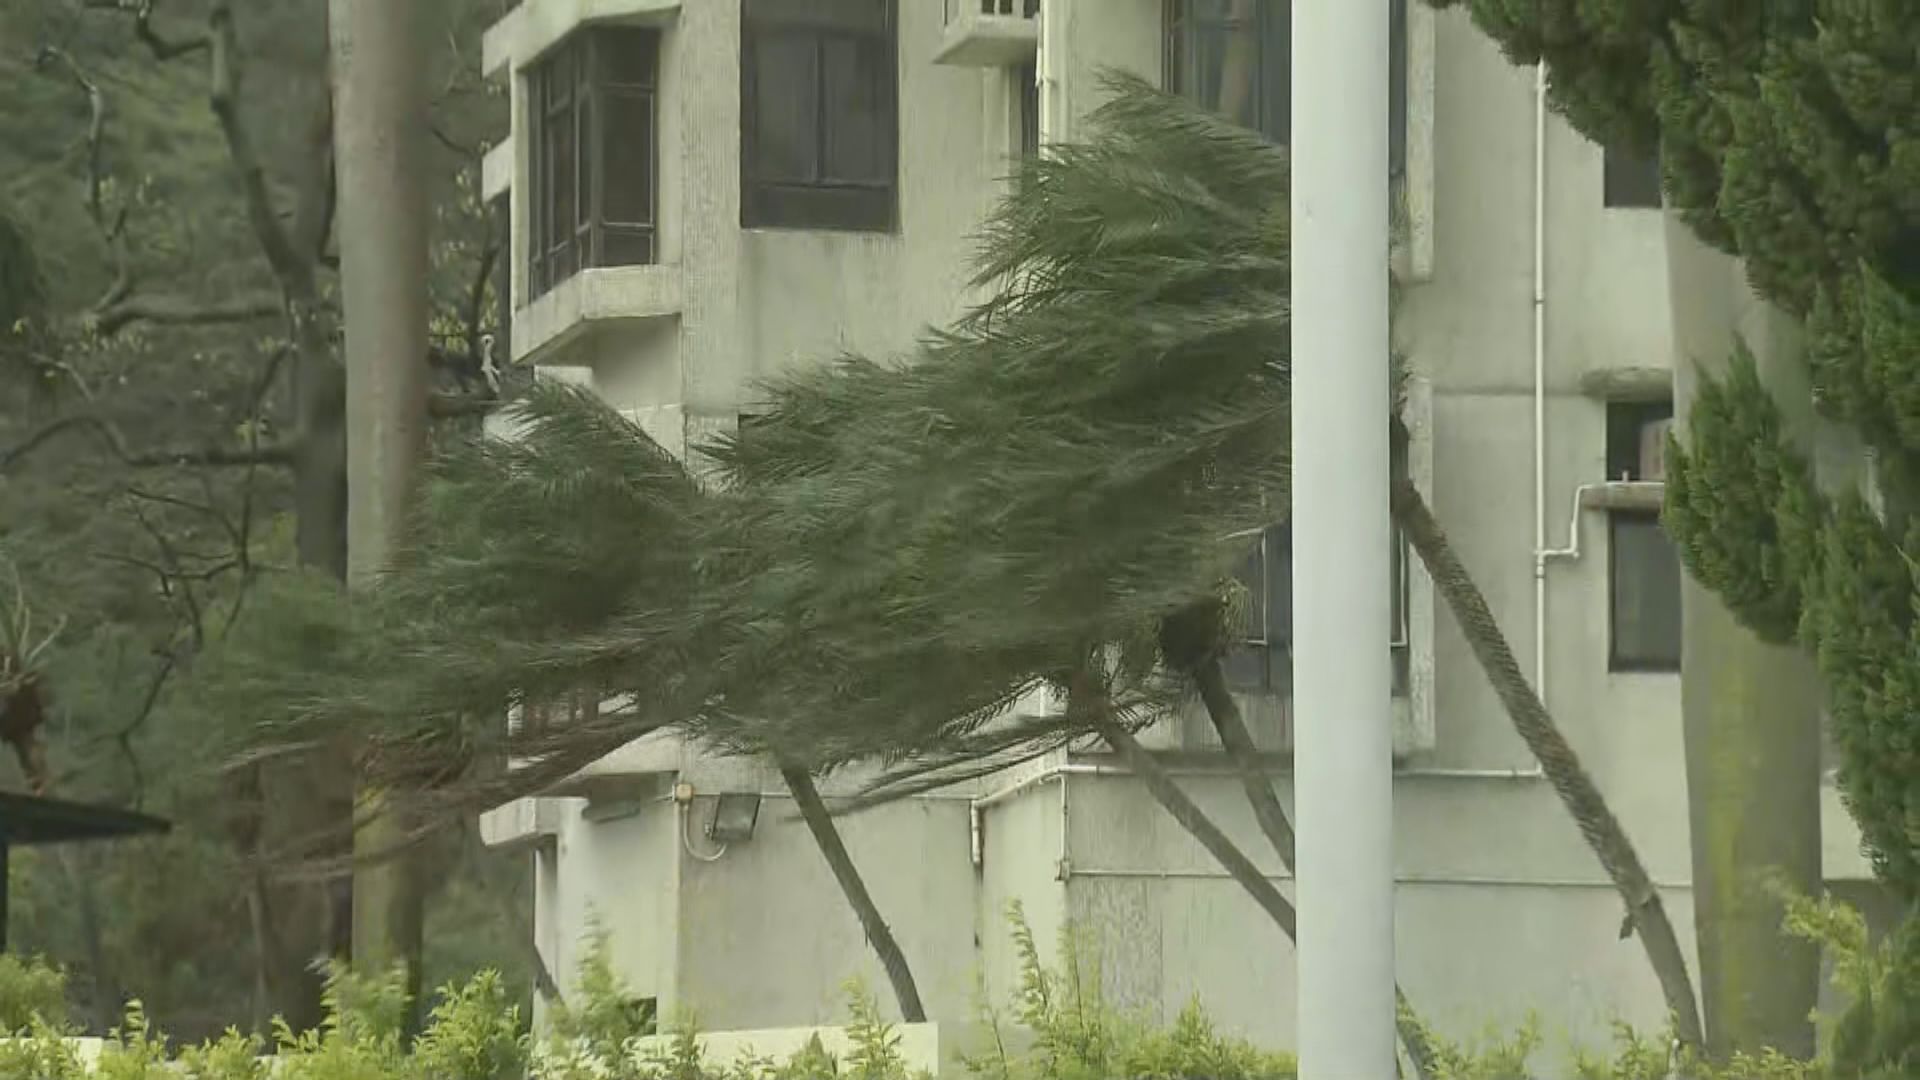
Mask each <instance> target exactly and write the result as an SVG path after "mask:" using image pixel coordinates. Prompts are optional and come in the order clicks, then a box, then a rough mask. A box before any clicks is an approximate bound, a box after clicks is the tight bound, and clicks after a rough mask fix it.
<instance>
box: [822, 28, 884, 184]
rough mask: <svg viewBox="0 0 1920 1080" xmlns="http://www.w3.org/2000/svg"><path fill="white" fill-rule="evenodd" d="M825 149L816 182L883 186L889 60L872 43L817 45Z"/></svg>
mask: <svg viewBox="0 0 1920 1080" xmlns="http://www.w3.org/2000/svg"><path fill="white" fill-rule="evenodd" d="M822 57H823V67H822V71H821V74H822V76H823V82H824V87H823V92H824V94H825V96H826V101H825V106H826V107H825V109H824V110H823V111H824V113H825V116H826V124H827V130H826V144H825V151H826V155H825V160H824V161H823V162H822V169H821V179H824V180H836V181H841V182H847V183H868V184H871V183H883V182H885V180H886V179H887V171H888V170H887V162H886V156H887V155H886V139H887V135H888V132H887V131H886V130H885V129H884V126H883V125H884V124H885V123H886V120H887V110H886V108H885V97H886V92H887V86H886V80H887V78H888V76H890V75H891V71H889V70H888V69H889V68H890V67H891V66H892V57H891V56H889V55H888V54H887V50H886V48H885V45H884V43H882V42H879V41H875V40H873V39H872V38H860V39H856V38H843V37H835V38H828V39H826V40H825V41H824V42H823V43H822Z"/></svg>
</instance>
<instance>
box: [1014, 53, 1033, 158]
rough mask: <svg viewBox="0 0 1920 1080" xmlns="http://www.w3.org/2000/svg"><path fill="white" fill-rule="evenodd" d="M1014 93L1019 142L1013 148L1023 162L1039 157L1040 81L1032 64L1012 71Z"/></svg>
mask: <svg viewBox="0 0 1920 1080" xmlns="http://www.w3.org/2000/svg"><path fill="white" fill-rule="evenodd" d="M1013 78H1014V82H1015V84H1016V85H1015V86H1014V91H1015V93H1016V94H1017V95H1018V98H1017V100H1018V101H1019V102H1020V142H1019V145H1018V146H1017V147H1016V148H1015V149H1016V150H1017V151H1018V153H1019V155H1020V157H1021V158H1022V159H1023V160H1025V159H1029V158H1036V157H1039V156H1040V81H1039V77H1038V73H1037V72H1036V71H1035V70H1034V66H1033V65H1032V64H1027V65H1024V66H1022V67H1018V68H1015V69H1014V72H1013Z"/></svg>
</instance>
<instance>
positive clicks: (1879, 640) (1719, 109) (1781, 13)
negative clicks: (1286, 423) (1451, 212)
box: [1465, 0, 1920, 1075]
mask: <svg viewBox="0 0 1920 1080" xmlns="http://www.w3.org/2000/svg"><path fill="white" fill-rule="evenodd" d="M1465 6H1467V7H1469V8H1470V9H1471V10H1472V11H1473V13H1474V16H1475V19H1476V21H1477V22H1478V23H1479V24H1480V25H1481V26H1482V27H1484V28H1485V29H1486V30H1487V31H1488V32H1489V33H1491V34H1492V35H1493V36H1494V38H1495V39H1496V40H1498V41H1499V42H1500V43H1501V45H1502V46H1503V47H1504V48H1505V49H1506V50H1507V52H1508V53H1509V55H1511V56H1512V57H1513V58H1515V59H1516V60H1519V61H1522V62H1529V63H1530V62H1534V61H1536V60H1539V59H1545V60H1546V61H1547V63H1548V65H1549V71H1550V72H1552V74H1553V97H1554V101H1555V104H1556V105H1557V106H1558V107H1559V108H1560V110H1561V111H1562V112H1564V113H1565V114H1566V115H1567V117H1568V118H1569V119H1570V120H1571V121H1572V122H1573V123H1574V125H1575V126H1576V127H1577V128H1579V129H1580V130H1581V131H1582V132H1584V133H1585V134H1587V135H1589V136H1590V137H1593V138H1595V139H1598V140H1606V141H1611V142H1616V143H1626V144H1628V145H1632V146H1637V147H1639V148H1641V149H1648V150H1650V149H1653V148H1656V147H1657V148H1658V150H1659V152H1660V156H1661V160H1662V166H1663V173H1664V175H1665V180H1666V191H1667V198H1668V201H1669V204H1670V205H1671V206H1672V207H1673V208H1674V210H1675V212H1676V213H1677V214H1678V216H1679V217H1680V219H1681V220H1683V221H1684V222H1685V224H1686V225H1687V226H1688V227H1690V229H1691V230H1692V232H1693V233H1694V235H1696V236H1697V237H1698V238H1699V239H1700V240H1702V241H1704V242H1706V243H1708V244H1710V245H1712V246H1714V247H1715V248H1717V249H1719V250H1721V251H1724V252H1727V253H1729V254H1732V255H1737V256H1738V257H1739V258H1740V260H1741V265H1742V267H1743V269H1744V270H1745V273H1746V276H1747V279H1748V280H1749V281H1750V282H1751V285H1752V287H1753V288H1754V289H1755V290H1756V291H1757V292H1758V293H1759V294H1760V295H1761V296H1762V297H1764V298H1765V300H1767V301H1768V302H1770V303H1771V304H1773V305H1775V306H1776V307H1777V309H1778V310H1779V312H1781V313H1783V315H1784V316H1785V317H1786V318H1787V319H1789V320H1793V321H1797V322H1799V323H1801V324H1803V326H1804V333H1805V340H1806V345H1805V357H1804V364H1799V363H1781V362H1777V361H1776V362H1771V363H1770V362H1769V357H1767V356H1766V355H1764V353H1763V354H1762V355H1760V356H1759V357H1758V359H1757V360H1756V358H1755V357H1754V356H1753V355H1751V354H1749V353H1747V352H1746V351H1744V350H1736V351H1735V353H1734V355H1733V356H1731V357H1727V356H1698V357H1683V358H1682V359H1683V361H1699V362H1700V363H1701V365H1702V368H1703V370H1704V371H1705V372H1707V373H1708V376H1709V377H1707V378H1705V379H1704V381H1703V382H1702V384H1701V385H1700V386H1699V388H1698V391H1697V395H1696V396H1695V397H1694V399H1693V401H1692V403H1691V410H1690V412H1689V413H1688V415H1687V417H1686V421H1687V431H1686V434H1685V437H1684V438H1683V439H1682V441H1681V443H1680V445H1678V446H1677V447H1676V448H1675V450H1676V452H1675V454H1674V458H1673V460H1672V462H1671V463H1670V467H1669V475H1670V479H1669V482H1668V492H1667V513H1666V522H1667V526H1668V528H1669V529H1670V530H1671V531H1672V533H1673V535H1674V537H1675V539H1676V541H1677V542H1678V543H1679V545H1680V547H1681V551H1682V554H1683V557H1684V558H1685V561H1686V563H1687V566H1688V569H1689V570H1690V571H1691V572H1692V575H1693V577H1694V578H1695V579H1696V580H1697V581H1699V582H1700V583H1701V584H1702V585H1704V586H1705V587H1706V588H1708V589H1711V590H1712V591H1713V592H1714V593H1715V594H1717V595H1718V596H1719V598H1720V599H1721V601H1722V602H1724V603H1725V604H1726V606H1727V607H1728V608H1729V609H1730V610H1731V611H1732V612H1733V613H1734V615H1736V616H1737V617H1738V618H1739V619H1740V621H1741V622H1742V623H1744V624H1745V625H1746V626H1747V627H1748V628H1750V629H1751V630H1752V631H1753V633H1755V634H1757V635H1758V636H1759V637H1760V638H1762V639H1763V640H1765V641H1768V642H1772V643H1775V644H1780V645H1789V644H1791V645H1797V646H1799V647H1800V648H1801V649H1803V650H1805V651H1806V652H1807V653H1808V654H1810V655H1811V656H1812V657H1813V659H1814V661H1815V664H1816V666H1817V669H1818V672H1819V675H1820V678H1821V681H1822V683H1823V685H1824V690H1825V695H1826V705H1827V710H1828V714H1829V720H1830V725H1831V738H1832V742H1833V744H1834V746H1835V748H1836V749H1837V750H1838V753H1839V770H1838V779H1839V784H1840V788H1841V791H1842V793H1843V794H1844V796H1845V798H1846V800H1847V805H1848V808H1849V809H1850V810H1851V811H1852V813H1853V816H1854V818H1855V820H1856V821H1858V822H1859V824H1860V828H1861V832H1862V834H1863V836H1864V838H1865V841H1866V845H1867V848H1868V852H1869V854H1870V855H1871V856H1872V858H1873V861H1874V863H1875V866H1876V868H1877V870H1878V871H1879V876H1880V878H1881V880H1882V881H1883V882H1884V883H1885V884H1886V885H1887V886H1888V887H1889V888H1891V889H1892V890H1893V892H1894V893H1895V894H1896V895H1897V896H1898V897H1899V898H1900V899H1901V900H1903V901H1905V902H1906V903H1908V904H1912V903H1913V902H1914V901H1915V900H1916V899H1920V830H1916V829H1915V827H1914V822H1915V821H1916V820H1920V761H1917V760H1916V758H1915V756H1914V752H1913V747H1914V744H1915V732H1916V725H1917V724H1920V719H1917V718H1916V717H1917V716H1920V714H1916V712H1915V710H1914V709H1913V706H1912V701H1913V692H1912V687H1914V686H1915V685H1920V667H1917V666H1916V659H1915V657H1916V654H1915V652H1914V649H1913V642H1914V631H1915V628H1916V623H1917V622H1920V620H1916V617H1915V616H1916V613H1917V612H1920V601H1917V600H1916V582H1915V579H1914V573H1913V566H1914V563H1913V556H1914V555H1915V554H1916V551H1915V549H1914V547H1913V545H1914V543H1915V541H1914V539H1913V537H1914V533H1913V531H1912V526H1913V521H1914V511H1915V508H1916V506H1920V502H1917V501H1916V500H1917V498H1920V411H1916V407H1915V398H1914V395H1913V386H1914V385H1915V380H1916V373H1920V351H1916V347H1915V343H1916V342H1920V306H1916V305H1920V262H1916V261H1915V252H1916V251H1920V244H1917V243H1916V240H1917V239H1920V202H1916V197H1915V192H1916V191H1917V190H1920V183H1916V181H1920V171H1916V170H1917V169H1920V141H1916V140H1917V139H1920V136H1916V134H1915V132H1914V129H1913V126H1912V121H1911V118H1912V116H1913V115H1914V111H1915V109H1916V107H1917V106H1920V61H1916V55H1920V52H1917V50H1920V11H1915V10H1914V9H1912V7H1911V6H1910V5H1905V4H1897V3H1875V2H1863V3H1841V2H1812V3H1807V2H1794V0H1782V2H1774V0H1769V2H1762V3H1746V4H1699V3H1685V2H1680V0H1655V2H1648V3H1624V2H1621V3H1604V4H1587V3H1574V2H1559V0H1555V2H1550V3H1544V4H1530V5H1514V4H1506V3H1495V2H1480V0H1469V2H1468V3H1467V4H1466V5H1465ZM1676 300H1677V302H1682V303H1683V302H1684V301H1685V297H1676ZM1753 344H1754V346H1755V348H1754V352H1761V344H1762V343H1753ZM1714 372H1718V373H1719V374H1718V375H1717V376H1715V375H1714V374H1713V373H1714ZM1683 374H1684V373H1683ZM1680 382H1681V379H1680V378H1678V377H1677V378H1676V384H1677V385H1678V384H1679V383H1680ZM1678 404H1681V405H1683V406H1684V405H1685V404H1686V403H1685V402H1680V403H1678ZM1816 411H1817V413H1818V414H1819V416H1820V418H1821V419H1823V420H1824V421H1826V422H1827V423H1829V424H1832V425H1836V426H1838V427H1839V428H1841V429H1843V430H1844V431H1845V432H1846V433H1848V434H1849V435H1851V436H1852V438H1853V439H1854V440H1855V441H1856V443H1857V445H1858V446H1860V447H1863V448H1864V450H1865V453H1864V455H1861V456H1860V457H1859V458H1858V459H1857V465H1858V466H1861V468H1859V469H1849V468H1847V467H1844V466H1845V465H1846V463H1845V462H1843V463H1842V465H1843V467H1841V468H1834V467H1832V466H1833V462H1832V460H1831V458H1830V457H1829V456H1828V455H1825V454H1820V455H1818V456H1816V455H1815V454H1814V453H1813V452H1812V451H1811V450H1810V448H1809V445H1808V442H1807V439H1806V437H1805V430H1806V428H1807V427H1808V425H1809V424H1810V422H1811V419H1812V414H1814V413H1815V412H1816ZM1816 466H1817V467H1816ZM1857 471H1864V472H1866V473H1868V474H1869V477H1870V479H1869V481H1868V482H1867V483H1865V484H1861V483H1858V482H1857V481H1856V480H1855V479H1854V477H1853V476H1851V475H1849V473H1850V472H1857ZM1863 489H1864V490H1863ZM1689 662H1691V658H1689ZM1762 737H1764V733H1762ZM1724 749H1727V750H1733V749H1735V747H1731V746H1730V747H1726V748H1724ZM1773 752H1774V751H1770V750H1768V749H1767V748H1766V747H1764V746H1760V745H1754V746H1748V747H1746V748H1745V750H1744V756H1745V757H1747V758H1748V759H1753V758H1754V757H1755V756H1756V755H1766V754H1769V753H1773ZM1781 752H1784V750H1783V751H1781ZM1799 752H1800V753H1801V754H1803V755H1804V754H1806V753H1808V752H1809V751H1808V749H1807V748H1805V747H1800V748H1799ZM1690 753H1691V751H1690ZM1689 772H1690V774H1692V773H1694V772H1695V770H1694V769H1693V768H1692V766H1691V764H1690V766H1689ZM1779 794H1780V793H1779V792H1776V791H1762V792H1758V793H1757V795H1758V797H1760V798H1777V797H1778V796H1779ZM1698 842H1699V841H1698V838H1696V843H1698ZM1709 854H1710V855H1712V856H1713V857H1721V856H1723V855H1724V854H1725V853H1724V852H1720V853H1709ZM1698 860H1699V856H1698V855H1696V863H1697V862H1698ZM1896 947H1897V948H1898V949H1899V950H1900V951H1901V953H1902V955H1903V956H1905V957H1908V958H1910V959H1909V960H1908V963H1909V965H1910V964H1911V962H1912V961H1911V958H1915V957H1920V924H1915V923H1914V922H1913V921H1912V920H1909V921H1908V923H1907V924H1906V925H1905V927H1904V928H1903V929H1902V930H1901V931H1900V933H1899V934H1898V935H1897V941H1896ZM1750 959H1751V958H1750ZM1753 962H1754V963H1759V962H1760V961H1759V960H1758V959H1753ZM1756 970H1758V969H1754V970H1743V971H1740V972H1738V973H1737V974H1738V978H1739V980H1741V981H1742V985H1732V986H1729V987H1728V988H1727V990H1726V991H1725V993H1726V995H1727V997H1728V998H1729V999H1736V996H1737V995H1748V996H1750V995H1754V994H1759V993H1764V992H1765V991H1764V989H1763V985H1762V984H1765V983H1766V982H1767V979H1766V978H1764V977H1760V976H1758V975H1756V973H1755V972H1756ZM1766 970H1768V971H1772V970H1773V964H1772V963H1771V962H1768V964H1767V968H1766ZM1734 975H1735V973H1732V972H1729V973H1728V978H1729V982H1731V981H1732V980H1733V977H1734ZM1708 978H1709V981H1708V987H1709V991H1710V992H1709V995H1708V1009H1709V1015H1710V1018H1711V1017H1712V1016H1713V1014H1714V1012H1715V1007H1716V1002H1715V1000H1714V994H1713V993H1712V990H1713V987H1714V978H1713V976H1712V974H1711V973H1710V974H1709V977H1708ZM1916 992H1920V991H1917V990H1916V989H1915V988H1914V987H1912V986H1910V985H1908V986H1904V987H1899V986H1896V987H1895V988H1894V996H1893V999H1892V1000H1891V1001H1888V1000H1883V1001H1880V1002H1869V1003H1864V1004H1863V1007H1862V1008H1861V1009H1860V1010H1858V1011H1857V1012H1856V1013H1855V1014H1853V1017H1852V1018H1851V1019H1850V1021H1849V1022H1848V1023H1847V1024H1844V1025H1842V1038H1841V1039H1840V1041H1839V1044H1838V1045H1837V1046H1836V1051H1835V1054H1836V1059H1837V1063H1838V1065H1839V1066H1840V1067H1841V1068H1842V1070H1846V1069H1854V1070H1858V1069H1862V1068H1865V1067H1866V1062H1868V1061H1870V1060H1873V1054H1875V1053H1879V1052H1880V1051H1882V1050H1884V1049H1886V1047H1888V1046H1898V1045H1901V1044H1902V1041H1903V1040H1905V1043H1906V1044H1907V1045H1911V1042H1912V1039H1911V1038H1909V1037H1908V1035H1910V1033H1911V1032H1912V1031H1913V1030H1914V1029H1913V1027H1912V1023H1911V1021H1905V1022H1902V1021H1900V1020H1899V1019H1898V1017H1899V1014H1900V1012H1901V1010H1902V1005H1901V1004H1900V1002H1901V1001H1902V1000H1910V997H1911V995H1912V994H1914V993H1916ZM1800 997H1801V998H1804V993H1801V994H1800ZM1744 1004H1749V1003H1745V1002H1741V1001H1739V1000H1728V1001H1727V1002H1725V1004H1724V1005H1723V1008H1724V1009H1725V1010H1726V1012H1727V1014H1728V1017H1727V1019H1730V1020H1731V1021H1732V1026H1733V1030H1729V1031H1725V1032H1715V1033H1714V1037H1715V1044H1716V1047H1718V1048H1722V1049H1724V1048H1730V1047H1737V1046H1747V1047H1752V1046H1753V1042H1752V1041H1751V1040H1753V1039H1754V1038H1755V1037H1756V1036H1760V1035H1764V1034H1765V1032H1764V1031H1761V1030H1758V1028H1759V1026H1760V1025H1743V1024H1742V1023H1741V1021H1742V1020H1743V1019H1745V1018H1743V1017H1741V1016H1739V1015H1738V1014H1739V1012H1740V1009H1741V1007H1742V1006H1743V1005H1744ZM1785 1008H1786V1006H1784V1005H1783V1006H1782V1008H1781V1009H1779V1010H1774V1012H1775V1013H1779V1014H1782V1015H1784V1010H1785ZM1905 1008H1906V1009H1907V1010H1908V1011H1910V1010H1911V1006H1910V1005H1907V1006H1905ZM1903 1025H1904V1026H1903ZM1870 1044H1871V1047H1872V1049H1870ZM1901 1053H1902V1054H1903V1055H1905V1056H1903V1057H1900V1058H1898V1059H1897V1061H1904V1062H1906V1063H1907V1064H1909V1065H1911V1064H1912V1057H1911V1055H1912V1053H1913V1051H1911V1050H1910V1049H1909V1050H1904V1051H1902V1052H1901ZM1878 1060H1879V1061H1880V1062H1881V1064H1882V1065H1883V1066H1884V1065H1886V1064H1887V1062H1888V1061H1889V1060H1895V1059H1888V1058H1885V1057H1881V1058H1879V1059H1878ZM1843 1075H1852V1073H1850V1072H1844V1071H1843Z"/></svg>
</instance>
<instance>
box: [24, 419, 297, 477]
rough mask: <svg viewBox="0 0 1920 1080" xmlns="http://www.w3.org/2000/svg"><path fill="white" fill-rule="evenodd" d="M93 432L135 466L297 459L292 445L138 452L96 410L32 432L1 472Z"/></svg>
mask: <svg viewBox="0 0 1920 1080" xmlns="http://www.w3.org/2000/svg"><path fill="white" fill-rule="evenodd" d="M77 431H91V432H92V433H93V434H94V435H95V436H96V437H98V438H99V439H100V441H101V442H103V443H104V444H106V447H107V449H108V450H109V451H111V452H112V453H113V455H114V456H115V457H117V458H119V459H120V460H121V461H122V462H123V463H125V464H127V465H129V466H132V467H134V468H143V469H144V468H156V467H161V466H168V465H206V466H237V465H285V464H289V463H291V462H292V460H293V448H292V447H290V446H282V445H276V446H263V447H258V448H254V447H228V446H209V447H198V448H181V449H173V450H150V451H145V452H140V453H136V452H134V451H132V450H130V449H129V448H128V447H127V442H126V438H125V437H124V436H122V435H121V434H120V429H119V428H118V427H116V426H114V424H113V422H112V421H110V420H107V419H105V418H104V417H101V416H99V415H97V414H94V413H73V414H71V415H68V416H63V417H60V418H59V419H57V420H50V421H48V422H47V423H45V424H43V425H41V427H40V428H39V430H37V431H35V432H34V433H33V434H31V435H28V436H27V437H26V438H25V439H23V440H22V441H21V442H20V443H19V445H17V446H14V447H11V448H9V449H6V450H0V474H4V473H6V472H7V471H9V470H10V469H12V468H13V466H15V465H17V464H19V463H20V461H21V460H23V459H24V458H26V457H27V456H28V455H29V454H32V453H33V452H34V451H36V450H38V449H40V448H41V447H43V446H46V445H47V444H48V443H50V442H52V441H53V440H54V439H56V438H58V437H59V436H61V435H63V434H66V433H68V432H77Z"/></svg>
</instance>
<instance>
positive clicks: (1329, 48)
mask: <svg viewBox="0 0 1920 1080" xmlns="http://www.w3.org/2000/svg"><path fill="white" fill-rule="evenodd" d="M1387 65H1388V9H1387V5H1386V4H1384V3H1361V4H1355V3H1351V2H1350V0H1294V4H1293V185H1292V197H1293V545H1294V564H1293V595H1294V631H1293V640H1294V665H1293V670H1294V684H1293V685H1294V691H1293V692H1294V702H1295V716H1296V717H1297V721H1296V730H1295V736H1294V738H1295V748H1294V762H1295V769H1296V780H1295V784H1296V788H1295V790H1296V799H1297V804H1298V805H1297V812H1298V819H1299V821H1298V824H1299V886H1298V908H1299V914H1300V936H1299V943H1298V948H1299V979H1300V983H1299V990H1298V995H1297V996H1298V999H1299V1003H1300V1004H1299V1017H1298V1031H1299V1033H1300V1075H1301V1077H1302V1080H1370V1078H1378V1080H1389V1078H1391V1077H1392V1076H1393V1075H1394V1070H1395V1052H1394V993H1393V986H1394V972H1393V730H1392V728H1393V714H1392V697H1391V695H1392V680H1391V670H1390V667H1389V664H1390V660H1389V652H1388V642H1389V633H1390V628H1389V621H1390V611H1391V596H1390V593H1389V591H1388V590H1389V588H1390V582H1389V577H1390V574H1389V570H1388V567H1389V561H1390V557H1391V556H1390V550H1389V546H1388V545H1389V542H1390V535H1391V531H1390V526H1389V518H1388V490H1387V489H1388V471H1389V467H1390V462H1389V456H1388V455H1389V449H1388V438H1387V418H1388V408H1389V403H1390V391H1389V386H1388V348H1389V344H1388V337H1387V255H1388V233H1387V210H1388V205H1389V202H1388V190H1387Z"/></svg>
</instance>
